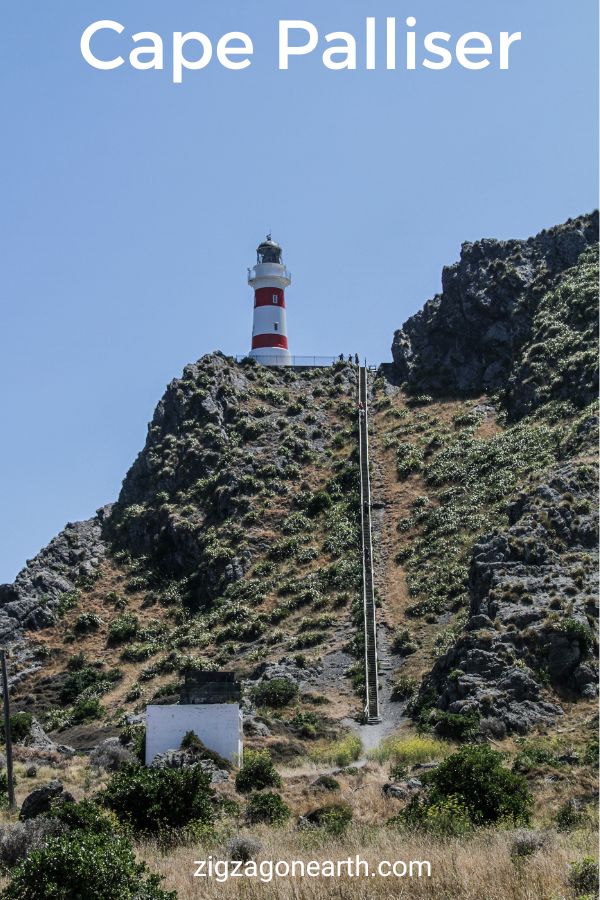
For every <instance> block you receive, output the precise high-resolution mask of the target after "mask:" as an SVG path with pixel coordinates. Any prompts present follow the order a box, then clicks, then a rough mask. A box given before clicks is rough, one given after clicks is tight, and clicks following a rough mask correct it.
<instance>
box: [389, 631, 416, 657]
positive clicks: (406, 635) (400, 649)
mask: <svg viewBox="0 0 600 900" xmlns="http://www.w3.org/2000/svg"><path fill="white" fill-rule="evenodd" d="M391 649H392V653H401V654H402V656H410V654H411V653H415V652H416V651H417V650H418V649H419V645H418V644H417V642H416V641H415V640H413V637H412V635H411V633H410V631H409V630H408V628H401V629H399V630H398V631H397V632H396V634H395V635H394V637H393V639H392V647H391Z"/></svg>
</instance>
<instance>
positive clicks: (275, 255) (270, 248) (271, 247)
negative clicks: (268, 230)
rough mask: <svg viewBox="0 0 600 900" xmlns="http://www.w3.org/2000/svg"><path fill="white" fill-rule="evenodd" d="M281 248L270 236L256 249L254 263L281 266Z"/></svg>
mask: <svg viewBox="0 0 600 900" xmlns="http://www.w3.org/2000/svg"><path fill="white" fill-rule="evenodd" d="M281 253H282V251H281V247H280V245H279V244H278V243H277V241H274V240H273V239H272V237H271V235H270V234H268V235H267V237H266V239H265V240H264V241H261V243H260V244H259V245H258V247H257V248H256V261H257V263H258V264H259V265H260V263H278V264H279V265H281Z"/></svg>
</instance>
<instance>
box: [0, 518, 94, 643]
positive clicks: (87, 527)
mask: <svg viewBox="0 0 600 900" xmlns="http://www.w3.org/2000/svg"><path fill="white" fill-rule="evenodd" d="M109 511H110V507H108V506H107V507H104V508H103V509H100V510H99V511H98V513H97V515H96V516H95V517H94V518H93V519H87V520H86V521H84V522H74V523H69V524H68V525H66V526H65V528H64V530H63V531H61V532H60V534H58V535H57V536H56V537H55V538H52V540H51V541H50V543H49V544H48V546H47V547H45V548H44V549H43V550H41V551H40V552H39V553H38V554H37V556H35V557H34V558H33V559H31V560H28V562H27V565H26V566H25V568H24V569H22V570H21V572H19V574H18V575H17V577H16V578H15V581H14V583H13V584H2V585H0V643H2V644H5V643H10V642H12V641H14V640H16V639H17V638H18V637H20V636H21V634H22V632H23V630H37V629H38V628H45V627H47V626H48V625H52V624H53V623H54V622H55V621H56V615H57V609H58V606H59V603H60V600H61V597H63V596H64V595H65V594H68V593H69V592H70V591H73V590H75V589H76V587H77V585H78V584H79V583H80V582H81V581H82V580H86V579H89V578H93V577H94V575H95V573H96V572H97V570H98V567H99V566H100V564H101V562H102V560H103V559H104V557H105V555H106V545H105V543H104V541H103V539H102V522H103V520H104V519H105V517H106V516H107V514H108V512H109Z"/></svg>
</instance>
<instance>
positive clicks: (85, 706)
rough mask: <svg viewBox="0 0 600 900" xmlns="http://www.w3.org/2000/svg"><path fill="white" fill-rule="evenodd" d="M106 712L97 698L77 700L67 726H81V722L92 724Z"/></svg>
mask: <svg viewBox="0 0 600 900" xmlns="http://www.w3.org/2000/svg"><path fill="white" fill-rule="evenodd" d="M105 712H106V710H105V709H104V707H103V706H102V704H101V703H100V701H99V700H98V698H97V697H88V698H87V699H83V698H82V699H81V700H78V701H77V703H75V705H74V706H73V708H72V710H71V714H70V716H69V725H81V724H82V723H83V722H93V721H94V719H101V718H102V716H103V715H104V714H105Z"/></svg>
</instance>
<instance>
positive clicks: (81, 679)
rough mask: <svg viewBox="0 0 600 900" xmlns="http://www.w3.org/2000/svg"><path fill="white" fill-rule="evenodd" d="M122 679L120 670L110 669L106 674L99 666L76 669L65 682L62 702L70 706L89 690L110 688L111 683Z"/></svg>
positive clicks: (62, 689)
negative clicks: (92, 688) (99, 687)
mask: <svg viewBox="0 0 600 900" xmlns="http://www.w3.org/2000/svg"><path fill="white" fill-rule="evenodd" d="M122 677H123V673H122V672H121V670H120V669H109V670H108V671H106V672H104V671H103V670H102V668H100V667H98V666H90V665H84V666H83V668H76V669H75V670H72V671H70V672H69V674H68V675H67V677H66V678H65V680H64V682H63V685H62V687H61V689H60V694H59V697H60V702H61V704H63V705H68V704H69V703H72V702H73V700H76V699H77V697H79V695H80V694H82V693H83V691H85V690H87V689H88V688H91V687H98V686H100V685H104V686H106V687H109V686H110V683H114V682H116V681H119V680H120V679H121V678H122Z"/></svg>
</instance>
